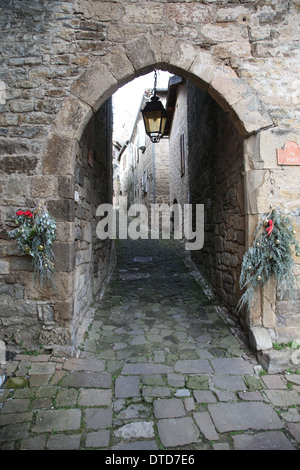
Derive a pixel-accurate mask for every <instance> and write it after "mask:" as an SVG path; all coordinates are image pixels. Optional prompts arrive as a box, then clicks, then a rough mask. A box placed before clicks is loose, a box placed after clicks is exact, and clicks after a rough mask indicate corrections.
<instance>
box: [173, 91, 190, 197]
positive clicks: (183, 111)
mask: <svg viewBox="0 0 300 470" xmlns="http://www.w3.org/2000/svg"><path fill="white" fill-rule="evenodd" d="M187 116H188V109H187V88H186V83H180V84H179V85H178V86H177V94H176V106H175V110H174V114H173V119H172V127H171V132H170V151H169V155H170V156H169V158H170V202H171V203H172V204H173V203H174V202H175V201H176V203H178V204H182V205H183V204H187V203H188V202H189V167H188V161H189V159H188V156H189V149H188V121H187ZM182 152H183V154H182ZM182 158H183V160H184V162H181V160H182Z"/></svg>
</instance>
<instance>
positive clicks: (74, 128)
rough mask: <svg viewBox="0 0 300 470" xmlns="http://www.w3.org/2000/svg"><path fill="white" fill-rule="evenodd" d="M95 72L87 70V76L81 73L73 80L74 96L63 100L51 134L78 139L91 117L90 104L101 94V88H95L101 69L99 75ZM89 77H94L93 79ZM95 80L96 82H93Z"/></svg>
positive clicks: (104, 77)
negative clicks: (78, 77) (80, 75)
mask: <svg viewBox="0 0 300 470" xmlns="http://www.w3.org/2000/svg"><path fill="white" fill-rule="evenodd" d="M97 72H98V70H97V71H96V70H95V71H94V70H93V71H89V73H86V75H87V76H86V75H83V76H82V77H81V78H80V79H79V80H78V81H77V82H75V84H74V85H73V88H72V92H73V93H74V95H75V96H69V97H68V98H67V99H65V100H64V102H63V105H62V107H61V108H60V110H59V112H58V114H57V116H56V119H55V123H54V125H53V134H58V135H63V136H66V137H67V138H69V139H77V140H80V137H81V135H82V132H83V130H84V128H85V126H86V124H87V123H88V122H89V120H90V118H91V117H92V109H91V106H93V104H94V103H95V101H96V100H97V99H99V97H100V96H101V89H99V90H98V88H97V85H98V86H99V76H100V77H101V70H99V76H97ZM91 77H94V78H93V81H92V79H91ZM106 78H108V77H106V76H103V80H105V79H106ZM96 80H98V82H97V84H94V82H96ZM100 83H102V80H100ZM93 84H94V86H93ZM95 88H96V89H95ZM102 91H103V90H102ZM114 91H115V90H114ZM104 101H105V100H104ZM89 104H90V106H89Z"/></svg>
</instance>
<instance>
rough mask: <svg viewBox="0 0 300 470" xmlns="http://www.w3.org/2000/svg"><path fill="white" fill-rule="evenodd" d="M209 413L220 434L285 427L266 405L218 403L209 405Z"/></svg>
mask: <svg viewBox="0 0 300 470" xmlns="http://www.w3.org/2000/svg"><path fill="white" fill-rule="evenodd" d="M208 411H209V413H210V414H211V417H212V419H213V421H214V423H215V426H216V428H217V430H218V431H219V432H228V431H241V430H246V429H257V430H261V429H280V428H283V427H284V425H283V423H282V422H281V420H280V418H279V417H278V415H277V414H276V412H275V411H274V410H273V408H272V407H271V406H270V405H267V404H265V403H259V402H255V403H254V402H249V403H218V404H213V405H208Z"/></svg>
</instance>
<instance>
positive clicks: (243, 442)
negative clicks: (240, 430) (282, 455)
mask: <svg viewBox="0 0 300 470" xmlns="http://www.w3.org/2000/svg"><path fill="white" fill-rule="evenodd" d="M233 441H234V448H235V450H296V448H295V447H294V446H293V444H292V443H291V442H290V441H289V440H288V438H287V437H286V436H285V435H284V434H283V432H280V431H270V432H262V433H258V434H254V435H249V434H239V435H238V436H233Z"/></svg>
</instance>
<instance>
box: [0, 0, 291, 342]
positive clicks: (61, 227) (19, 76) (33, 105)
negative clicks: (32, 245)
mask: <svg viewBox="0 0 300 470" xmlns="http://www.w3.org/2000/svg"><path fill="white" fill-rule="evenodd" d="M299 8H300V5H299V1H298V0H291V1H288V0H284V1H282V2H278V1H277V0H263V1H261V2H257V1H254V0H249V1H243V0H224V1H222V2H211V1H210V0H207V1H206V0H203V1H196V0H195V1H188V0H185V1H184V0H182V1H181V0H173V1H169V0H159V1H158V0H156V1H152V0H141V1H139V2H135V1H131V0H114V1H110V0H108V1H99V0H73V1H70V0H65V1H63V0H44V1H43V2H41V1H39V0H22V1H21V0H0V26H1V28H0V30H1V35H0V48H1V59H0V61H1V67H0V180H1V189H0V197H1V201H0V220H1V229H0V236H1V242H2V243H1V257H0V276H1V279H0V280H1V288H2V289H3V291H2V292H3V296H4V297H3V301H2V303H1V309H2V310H1V321H2V325H3V324H8V323H9V328H10V331H11V332H12V334H9V335H8V336H7V339H6V340H7V341H9V340H11V338H13V337H14V336H16V337H17V336H20V335H19V333H18V332H17V330H18V328H15V330H14V331H13V324H14V322H15V323H16V325H21V324H23V325H25V324H26V325H28V329H27V333H26V335H24V338H25V340H26V338H28V337H29V336H30V335H31V332H32V333H33V332H35V331H38V330H41V329H42V325H43V324H46V325H47V328H49V331H50V330H51V334H52V335H53V338H54V339H53V341H56V340H57V341H59V342H60V343H61V344H64V342H67V341H68V340H69V337H70V331H69V329H68V327H67V326H66V325H68V324H70V321H71V320H70V319H71V318H73V311H72V306H71V305H70V299H71V297H72V296H71V294H70V292H71V291H70V289H71V287H70V286H72V283H73V281H74V279H73V277H74V276H73V271H74V259H75V258H74V253H75V251H74V250H75V245H74V241H75V214H74V204H75V201H74V178H75V159H76V155H77V154H78V152H80V150H79V142H80V140H81V137H82V134H83V131H84V129H85V128H86V125H87V123H88V122H89V120H90V119H91V117H92V115H93V114H94V113H95V112H96V111H97V110H98V109H99V107H100V106H101V105H102V104H103V103H104V102H105V101H106V100H107V98H109V97H110V96H111V94H112V93H114V91H116V90H117V88H118V87H120V86H122V85H123V84H125V83H126V82H128V81H130V80H132V79H133V78H134V77H136V76H139V75H141V74H143V73H146V72H150V71H152V70H153V69H154V68H162V69H164V70H169V71H170V72H171V73H174V74H177V75H180V76H183V77H184V78H187V79H189V80H190V81H191V82H192V83H194V84H195V85H197V86H199V87H200V88H202V89H203V90H205V91H207V92H208V93H209V95H210V96H212V98H213V99H214V100H215V101H216V102H217V103H218V104H219V105H220V106H221V108H222V109H223V111H225V112H226V113H227V114H228V116H229V118H230V119H231V121H232V122H233V123H234V125H235V127H236V128H237V130H238V132H239V133H240V135H241V136H242V138H243V139H244V151H243V154H244V165H245V166H244V172H245V175H244V182H245V226H246V237H245V238H246V240H245V242H246V246H248V245H249V244H250V243H251V241H252V234H253V229H254V227H255V225H256V221H257V218H258V217H259V215H260V214H261V213H263V212H265V211H267V210H268V209H269V208H270V206H274V204H277V203H278V204H280V205H281V206H282V207H287V208H289V209H291V210H292V211H293V212H294V214H295V216H297V217H296V218H297V223H298V226H297V227H298V228H297V231H298V235H299V216H298V215H297V210H298V209H299V194H298V192H297V189H298V188H299V177H300V167H299V166H293V167H290V168H281V167H279V166H278V165H277V161H276V149H278V148H281V147H282V146H284V144H285V143H286V142H287V141H289V140H294V141H296V142H297V143H298V144H300V128H299V116H300V107H299V54H298V51H299V46H298V41H299V12H300V10H299ZM39 202H45V203H46V205H47V206H48V209H49V210H50V211H51V212H54V215H55V216H56V218H57V222H58V239H57V242H56V245H55V250H56V252H57V253H58V254H59V256H58V259H59V263H60V264H59V266H58V268H59V276H60V278H61V279H64V281H63V282H64V284H63V282H62V285H65V286H66V287H65V288H64V289H63V290H62V291H61V292H60V294H59V296H58V297H57V298H56V299H55V300H53V302H49V301H47V298H48V297H45V296H44V294H43V293H40V294H39V293H38V290H34V289H31V292H33V293H32V294H30V296H31V297H27V293H25V290H26V292H27V289H28V285H29V284H30V282H31V281H30V276H29V275H28V273H29V272H30V266H29V264H30V263H28V260H27V259H26V258H25V257H20V256H18V255H17V253H15V252H14V249H13V247H12V244H11V243H10V241H8V240H7V239H6V233H7V230H8V229H9V228H10V219H11V217H12V215H13V214H14V213H15V211H16V210H17V209H19V207H20V206H22V207H23V206H27V207H30V208H32V207H35V206H36V205H37V203H39ZM298 238H299V237H298ZM60 255H61V256H60ZM298 268H299V265H298ZM25 283H26V285H25ZM71 290H72V289H71ZM267 294H268V295H267ZM272 296H273V297H274V296H275V298H276V290H275V289H273V290H272V289H271V292H262V293H261V294H260V293H257V297H256V304H255V305H254V306H253V308H252V309H251V311H250V312H249V313H248V316H247V323H248V324H249V325H259V326H262V327H263V328H266V329H267V330H272V331H273V332H274V331H275V333H276V334H278V335H279V337H284V335H285V334H287V332H289V333H288V334H289V335H292V336H294V337H295V336H297V335H298V337H299V334H300V326H299V317H298V316H297V315H298V314H297V312H295V311H294V310H293V307H292V306H291V305H290V303H289V304H288V306H287V305H286V304H281V305H282V307H280V304H278V303H277V304H276V302H275V301H274V299H273V297H272ZM33 297H34V298H33ZM275 300H276V299H275ZM7 305H9V306H10V313H9V314H8V312H7V309H6V306H7ZM276 305H277V306H276ZM284 305H285V307H284ZM279 308H281V311H280V310H279ZM283 308H284V310H285V313H284V312H283ZM276 309H277V310H276ZM287 312H289V313H287ZM279 319H280V321H279ZM45 322H47V323H45ZM53 322H54V323H53ZM29 330H30V333H29ZM45 331H48V330H47V329H46V330H45ZM2 334H3V333H2ZM47 334H48V333H47ZM21 342H22V339H21V338H20V337H19V338H18V343H19V344H21ZM25 342H26V341H25ZM25 342H24V343H23V344H25Z"/></svg>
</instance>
